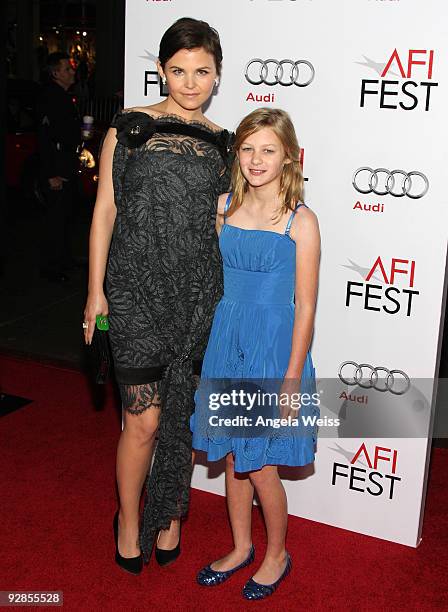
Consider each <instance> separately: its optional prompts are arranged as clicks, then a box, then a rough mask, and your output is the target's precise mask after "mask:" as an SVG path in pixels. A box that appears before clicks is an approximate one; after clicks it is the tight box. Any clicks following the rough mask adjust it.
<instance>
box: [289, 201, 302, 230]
mask: <svg viewBox="0 0 448 612" xmlns="http://www.w3.org/2000/svg"><path fill="white" fill-rule="evenodd" d="M301 206H305V207H306V204H304V203H303V202H299V203H298V204H297V206H296V208H295V210H293V211H292V213H291V216H290V217H289V219H288V223H287V224H286V229H285V236H289V232H290V231H291V224H292V220H293V219H294V217H295V215H296V212H297V211H298V210H299V208H300V207H301Z"/></svg>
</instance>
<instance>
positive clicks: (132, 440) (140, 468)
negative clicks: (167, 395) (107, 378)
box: [117, 383, 160, 557]
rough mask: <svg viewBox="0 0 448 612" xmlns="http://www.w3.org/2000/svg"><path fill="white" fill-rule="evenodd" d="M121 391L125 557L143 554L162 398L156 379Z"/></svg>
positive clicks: (119, 473) (120, 487)
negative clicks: (142, 519) (146, 491)
mask: <svg viewBox="0 0 448 612" xmlns="http://www.w3.org/2000/svg"><path fill="white" fill-rule="evenodd" d="M120 391H121V396H122V402H123V421H124V427H123V431H122V432H121V436H120V440H119V442H118V449H117V484H118V495H119V497H120V512H119V516H118V519H119V530H118V533H119V539H118V548H119V551H120V554H121V555H122V556H123V557H136V556H138V555H139V554H140V547H139V545H138V539H139V516H140V511H139V510H140V498H141V494H142V488H143V485H144V483H145V479H146V476H147V474H148V470H149V465H150V460H151V455H152V450H153V446H154V440H155V435H156V432H157V428H158V425H159V417H160V402H159V398H158V394H157V387H156V383H151V384H148V385H121V386H120Z"/></svg>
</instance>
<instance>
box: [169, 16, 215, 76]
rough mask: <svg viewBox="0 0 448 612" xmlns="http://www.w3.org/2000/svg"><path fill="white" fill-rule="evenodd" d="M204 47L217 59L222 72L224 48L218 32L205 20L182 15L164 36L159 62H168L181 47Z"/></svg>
mask: <svg viewBox="0 0 448 612" xmlns="http://www.w3.org/2000/svg"><path fill="white" fill-rule="evenodd" d="M199 48H202V49H204V50H205V51H207V53H210V55H213V58H214V60H215V66H216V72H217V73H218V74H221V64H222V49H221V43H220V41H219V34H218V32H217V31H216V30H215V29H213V28H212V27H211V26H209V24H208V23H207V22H205V21H199V20H198V19H193V18H191V17H182V18H181V19H178V20H177V21H175V22H174V23H173V25H172V26H170V27H169V28H168V30H167V31H166V32H165V34H164V35H163V36H162V40H161V41H160V47H159V62H160V65H161V66H162V68H165V64H166V62H167V61H168V60H169V59H170V57H173V55H174V54H175V53H177V52H178V51H180V50H181V49H199Z"/></svg>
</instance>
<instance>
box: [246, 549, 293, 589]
mask: <svg viewBox="0 0 448 612" xmlns="http://www.w3.org/2000/svg"><path fill="white" fill-rule="evenodd" d="M291 566H292V561H291V557H290V556H289V554H288V553H287V558H286V567H285V569H284V570H283V573H282V575H281V576H280V578H279V579H278V580H276V581H275V582H274V583H273V584H259V583H258V582H255V580H254V579H253V578H249V580H248V581H247V582H246V584H245V585H244V587H243V597H245V598H246V599H265V598H266V597H269V595H272V593H273V592H274V591H276V590H277V588H278V586H279V584H280V583H281V582H282V581H283V580H284V579H285V578H286V576H287V575H288V574H289V572H290V571H291Z"/></svg>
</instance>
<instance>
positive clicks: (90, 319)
mask: <svg viewBox="0 0 448 612" xmlns="http://www.w3.org/2000/svg"><path fill="white" fill-rule="evenodd" d="M108 314H109V306H108V304H107V300H106V297H105V295H104V293H102V292H101V293H99V294H95V295H90V294H89V295H88V297H87V304H86V307H85V308H84V323H87V327H86V328H84V341H85V343H86V344H92V338H93V332H94V331H95V325H96V317H97V315H103V316H107V315H108Z"/></svg>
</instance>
